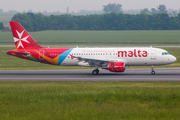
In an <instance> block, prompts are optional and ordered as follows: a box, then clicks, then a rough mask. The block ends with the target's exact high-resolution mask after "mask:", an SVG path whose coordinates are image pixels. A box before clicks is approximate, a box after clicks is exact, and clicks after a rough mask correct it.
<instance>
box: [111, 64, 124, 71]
mask: <svg viewBox="0 0 180 120" xmlns="http://www.w3.org/2000/svg"><path fill="white" fill-rule="evenodd" d="M125 69H126V66H125V63H124V62H110V63H109V71H111V72H124V71H125Z"/></svg>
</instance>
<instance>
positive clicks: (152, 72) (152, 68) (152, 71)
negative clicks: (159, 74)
mask: <svg viewBox="0 0 180 120" xmlns="http://www.w3.org/2000/svg"><path fill="white" fill-rule="evenodd" d="M151 74H152V75H155V74H156V72H155V71H154V66H153V65H152V66H151Z"/></svg>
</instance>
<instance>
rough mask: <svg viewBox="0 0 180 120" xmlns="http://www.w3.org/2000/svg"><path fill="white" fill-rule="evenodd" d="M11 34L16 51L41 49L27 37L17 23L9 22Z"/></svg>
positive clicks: (27, 34) (25, 32)
mask: <svg viewBox="0 0 180 120" xmlns="http://www.w3.org/2000/svg"><path fill="white" fill-rule="evenodd" d="M10 25H11V30H12V34H13V37H14V42H15V45H16V49H32V48H34V49H39V48H42V47H41V46H40V45H38V44H37V43H36V42H35V40H34V39H33V38H32V37H31V36H30V35H29V33H28V32H27V31H26V30H25V29H24V28H23V26H22V25H21V24H20V23H19V22H18V21H10Z"/></svg>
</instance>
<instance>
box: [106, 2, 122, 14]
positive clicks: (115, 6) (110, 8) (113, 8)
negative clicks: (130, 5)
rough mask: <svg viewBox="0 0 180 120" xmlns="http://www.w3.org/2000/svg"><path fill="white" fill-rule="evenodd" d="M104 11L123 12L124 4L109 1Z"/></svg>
mask: <svg viewBox="0 0 180 120" xmlns="http://www.w3.org/2000/svg"><path fill="white" fill-rule="evenodd" d="M103 11H104V12H105V13H111V12H113V13H123V11H122V5H121V4H116V3H113V4H111V3H109V4H108V5H104V6H103Z"/></svg>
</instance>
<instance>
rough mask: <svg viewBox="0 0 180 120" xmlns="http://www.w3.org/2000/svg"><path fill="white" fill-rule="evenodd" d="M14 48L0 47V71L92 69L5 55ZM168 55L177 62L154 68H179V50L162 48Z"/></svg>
mask: <svg viewBox="0 0 180 120" xmlns="http://www.w3.org/2000/svg"><path fill="white" fill-rule="evenodd" d="M12 49H15V48H5V47H0V56H1V57H0V70H57V69H94V68H90V67H79V66H55V65H47V64H42V63H37V62H33V61H29V60H24V59H20V58H17V57H14V56H10V55H7V54H6V51H8V50H12ZM164 49H166V50H167V51H169V53H170V54H172V55H174V56H176V58H177V61H176V62H175V63H173V64H170V65H163V66H156V67H155V68H168V67H180V48H164ZM127 68H128V69H129V68H148V67H147V66H144V67H143V66H133V67H127Z"/></svg>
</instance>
